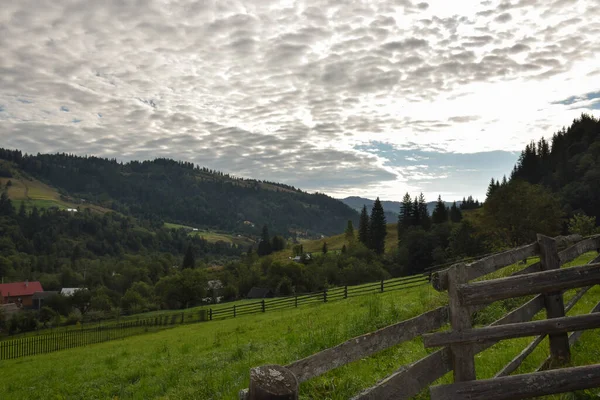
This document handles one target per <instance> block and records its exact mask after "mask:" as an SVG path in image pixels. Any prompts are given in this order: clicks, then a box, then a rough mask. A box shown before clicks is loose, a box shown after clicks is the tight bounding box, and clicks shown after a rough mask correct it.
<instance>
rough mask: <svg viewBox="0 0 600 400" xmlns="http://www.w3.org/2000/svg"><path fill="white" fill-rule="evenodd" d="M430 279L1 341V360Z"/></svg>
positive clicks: (403, 280) (425, 279) (406, 279)
mask: <svg viewBox="0 0 600 400" xmlns="http://www.w3.org/2000/svg"><path fill="white" fill-rule="evenodd" d="M428 282H429V279H428V277H427V276H424V275H415V276H409V277H404V278H394V279H389V280H382V281H377V282H372V283H367V284H364V285H358V286H343V287H338V288H333V289H326V290H323V291H319V292H315V293H306V294H301V295H296V296H288V297H281V298H274V299H263V300H261V301H256V302H252V303H246V304H238V305H233V306H229V307H219V308H214V309H213V308H209V309H201V310H196V311H184V312H180V313H168V314H162V315H160V314H159V315H155V316H151V317H147V318H141V319H135V320H129V321H123V322H108V323H104V324H98V325H96V326H93V327H85V326H84V325H81V326H80V327H79V328H72V329H68V330H66V329H65V330H57V331H50V332H47V331H46V332H44V331H40V332H39V334H36V335H30V336H25V337H21V338H16V339H6V340H2V341H0V360H7V359H10V358H19V357H25V356H31V355H36V354H43V353H49V352H53V351H58V350H64V349H70V348H73V347H80V346H87V345H89V344H94V343H100V342H106V341H109V340H116V339H122V338H124V337H127V336H132V335H137V334H140V333H144V332H147V331H148V330H150V329H154V330H155V329H161V328H165V327H169V326H174V325H180V324H190V323H196V322H206V321H213V320H221V319H227V318H236V317H241V316H245V315H251V314H259V313H265V312H268V311H279V310H284V309H287V308H297V307H302V306H305V305H309V304H316V303H322V302H330V301H336V300H343V299H347V298H350V297H356V296H362V295H365V294H370V293H383V292H390V291H397V290H405V289H410V288H413V287H416V286H421V285H424V284H427V283H428Z"/></svg>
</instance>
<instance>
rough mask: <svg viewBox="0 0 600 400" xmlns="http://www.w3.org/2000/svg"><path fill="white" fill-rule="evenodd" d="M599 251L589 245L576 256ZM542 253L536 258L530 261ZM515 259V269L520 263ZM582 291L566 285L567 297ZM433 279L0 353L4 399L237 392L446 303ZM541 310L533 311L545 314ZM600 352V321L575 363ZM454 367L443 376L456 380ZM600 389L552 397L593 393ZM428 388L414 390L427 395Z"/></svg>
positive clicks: (333, 385)
mask: <svg viewBox="0 0 600 400" xmlns="http://www.w3.org/2000/svg"><path fill="white" fill-rule="evenodd" d="M593 257H595V253H589V254H586V255H584V256H582V257H580V258H579V259H578V260H577V261H576V262H575V263H574V264H582V263H585V262H588V261H590V260H591V259H592V258H593ZM533 261H535V260H530V263H531V262H533ZM522 267H523V266H515V267H512V268H509V269H508V271H507V272H505V273H508V272H510V271H511V270H512V269H516V268H522ZM574 293H575V291H574V290H571V291H568V292H567V293H566V294H565V300H566V302H567V301H568V299H569V298H570V297H572V296H573V294H574ZM446 299H447V295H446V293H438V292H436V291H435V290H434V289H432V288H431V287H430V286H429V285H424V286H420V287H415V288H412V289H408V290H405V291H398V292H387V293H385V292H384V293H382V294H372V295H366V296H361V297H356V298H349V299H347V300H343V301H337V302H331V303H326V304H315V305H311V306H306V307H299V308H297V309H288V310H282V311H274V312H269V313H265V314H256V315H249V316H245V317H239V318H235V319H228V320H222V321H212V322H205V323H198V324H191V325H183V326H179V327H176V328H173V329H167V330H162V331H159V332H154V333H146V334H141V335H138V336H134V337H130V338H126V339H123V340H117V341H113V342H106V343H102V344H97V345H92V346H88V347H83V348H76V349H71V350H65V351H60V352H56V353H50V354H45V355H40V356H35V357H26V358H22V359H16V360H9V361H2V362H0V398H2V399H236V398H237V394H238V391H239V390H240V389H242V388H245V387H247V385H248V373H249V369H250V368H251V367H253V366H258V365H262V364H270V363H274V364H282V365H285V364H288V363H290V362H292V361H294V360H297V359H299V358H303V357H306V356H308V355H311V354H314V353H315V352H318V351H320V350H323V349H325V348H328V347H331V346H334V345H337V344H339V343H341V342H343V341H345V340H347V339H350V338H352V337H355V336H358V335H361V334H364V333H367V332H371V331H373V330H376V329H378V328H382V327H384V326H386V325H389V324H392V323H395V322H398V321H402V320H405V319H408V318H412V317H414V316H417V315H419V314H421V313H423V312H424V311H427V310H430V309H432V308H435V307H438V306H440V305H443V304H445V303H446ZM525 300H526V299H517V300H507V301H500V302H497V303H494V304H492V305H491V306H490V307H488V308H487V309H486V310H484V311H482V312H480V313H478V314H477V316H476V318H475V323H476V324H480V325H481V324H488V323H490V322H492V321H493V320H495V319H497V318H500V317H501V316H502V315H504V314H505V313H506V312H507V311H509V310H510V309H513V308H515V307H517V306H518V305H519V304H521V303H522V302H524V301H525ZM598 301H600V287H594V288H593V289H591V290H590V291H588V293H586V294H585V296H584V297H583V298H582V299H581V300H580V301H579V302H578V303H577V305H576V306H575V307H574V308H573V309H572V310H571V312H569V315H577V314H584V313H588V312H589V311H590V310H591V309H592V308H593V307H594V305H595V304H596V303H597V302H598ZM543 317H544V313H543V312H541V313H540V314H539V315H538V316H536V318H543ZM531 340H533V338H520V339H512V340H507V341H502V342H500V343H498V344H496V345H495V346H493V347H491V348H490V349H488V350H486V351H484V352H482V353H480V354H479V355H477V356H476V367H477V376H478V378H479V379H482V378H489V377H492V376H493V375H494V374H495V373H496V372H498V371H499V370H500V369H501V368H502V367H503V366H504V365H505V364H506V363H508V361H510V360H511V359H512V358H513V357H514V356H515V355H517V354H519V353H520V352H521V350H522V349H523V348H524V347H525V346H526V345H527V344H528V343H529V342H530V341H531ZM431 351H433V349H424V348H423V346H422V342H421V339H420V338H417V339H415V340H412V341H410V342H407V343H403V344H401V345H398V346H395V347H392V348H390V349H388V350H386V351H383V352H381V353H378V354H377V355H375V356H372V357H368V358H365V359H362V360H360V361H357V362H354V363H351V364H349V365H346V366H343V367H341V368H338V369H336V370H333V371H330V372H329V373H327V374H324V375H322V376H320V377H317V378H314V379H312V380H309V381H307V382H305V383H303V384H302V385H301V387H300V397H301V398H302V399H348V398H350V397H351V396H353V395H355V394H357V393H358V392H359V391H360V390H362V389H364V388H367V387H369V386H372V385H373V384H375V383H376V382H377V381H378V380H380V379H382V378H384V377H386V376H388V375H389V374H391V373H392V372H394V371H395V370H396V369H397V368H399V367H400V366H402V365H405V364H408V363H411V362H413V361H416V360H418V359H420V358H422V357H424V356H425V355H427V354H428V353H430V352H431ZM547 355H548V343H547V342H546V341H545V342H543V343H542V344H541V345H540V346H539V347H538V349H537V350H536V351H535V352H534V353H533V354H532V355H531V356H530V357H529V358H528V359H527V360H526V362H525V363H524V364H523V365H522V366H521V368H520V369H519V370H518V371H517V372H516V373H526V372H531V371H533V370H535V369H536V368H537V367H538V366H539V365H540V364H541V363H542V362H543V360H544V359H545V358H546V357H547ZM598 360H600V330H591V331H587V332H586V333H585V334H584V335H583V336H582V337H581V339H580V341H579V342H578V344H577V345H576V346H575V347H574V348H573V360H572V364H573V365H586V364H592V363H595V362H598ZM451 380H452V377H451V374H448V375H446V376H445V377H443V378H442V379H441V380H440V381H439V382H438V383H450V382H451ZM598 393H600V391H597V390H596V391H589V392H588V393H576V394H574V393H571V394H565V395H561V396H552V397H547V398H548V399H583V398H592V396H594V395H597V394H598ZM428 397H429V396H428V392H427V391H426V390H425V391H424V392H423V393H421V394H420V395H419V396H418V397H417V398H419V399H427V398H428Z"/></svg>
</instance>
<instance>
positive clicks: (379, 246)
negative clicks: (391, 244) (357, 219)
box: [369, 197, 387, 254]
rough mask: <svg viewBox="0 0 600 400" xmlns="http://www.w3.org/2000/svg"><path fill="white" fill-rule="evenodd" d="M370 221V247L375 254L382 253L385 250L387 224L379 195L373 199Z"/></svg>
mask: <svg viewBox="0 0 600 400" xmlns="http://www.w3.org/2000/svg"><path fill="white" fill-rule="evenodd" d="M370 222H371V224H370V229H369V234H370V239H371V240H370V242H371V246H370V248H371V249H372V250H373V251H374V252H375V253H376V254H383V252H384V251H385V237H386V235H387V226H386V221H385V213H384V212H383V206H382V205H381V202H380V201H379V197H378V198H377V199H376V200H375V203H374V204H373V209H372V210H371V221H370Z"/></svg>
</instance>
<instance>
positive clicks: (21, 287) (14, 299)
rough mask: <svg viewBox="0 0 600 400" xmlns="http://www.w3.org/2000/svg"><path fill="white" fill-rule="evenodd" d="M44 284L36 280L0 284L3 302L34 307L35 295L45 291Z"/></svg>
mask: <svg viewBox="0 0 600 400" xmlns="http://www.w3.org/2000/svg"><path fill="white" fill-rule="evenodd" d="M43 291H44V289H43V288H42V284H41V283H39V282H38V281H34V282H29V281H25V282H13V283H2V284H0V299H1V300H2V304H10V303H14V304H17V305H19V306H22V307H27V308H29V307H33V295H34V294H35V293H36V292H43Z"/></svg>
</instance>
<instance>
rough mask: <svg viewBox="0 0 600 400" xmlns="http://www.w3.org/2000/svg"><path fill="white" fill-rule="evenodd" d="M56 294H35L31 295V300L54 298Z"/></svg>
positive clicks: (50, 292) (51, 292) (49, 292)
mask: <svg viewBox="0 0 600 400" xmlns="http://www.w3.org/2000/svg"><path fill="white" fill-rule="evenodd" d="M57 294H58V292H56V291H48V292H35V293H34V294H33V297H32V299H33V300H46V299H49V298H50V297H52V296H56V295H57Z"/></svg>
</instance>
